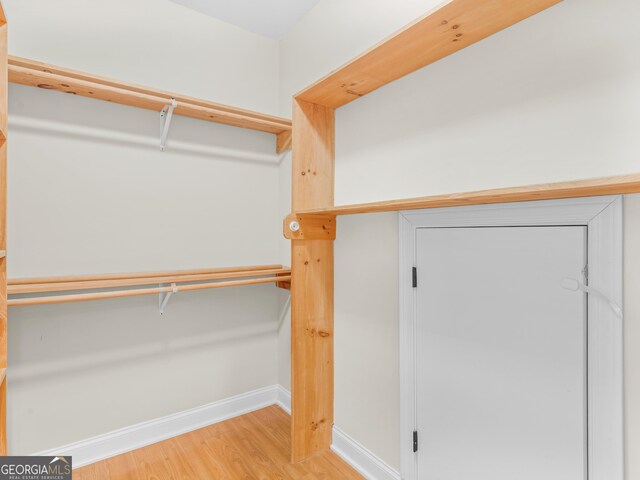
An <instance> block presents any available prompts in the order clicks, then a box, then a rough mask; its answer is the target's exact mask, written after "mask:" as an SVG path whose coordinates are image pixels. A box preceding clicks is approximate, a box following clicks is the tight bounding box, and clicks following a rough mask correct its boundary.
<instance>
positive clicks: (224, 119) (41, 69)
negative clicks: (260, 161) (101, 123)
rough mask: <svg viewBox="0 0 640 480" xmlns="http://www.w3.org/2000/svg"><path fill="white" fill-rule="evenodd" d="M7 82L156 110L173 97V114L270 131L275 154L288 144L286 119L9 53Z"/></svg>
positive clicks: (287, 122) (287, 146) (288, 134)
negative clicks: (274, 137) (175, 103)
mask: <svg viewBox="0 0 640 480" xmlns="http://www.w3.org/2000/svg"><path fill="white" fill-rule="evenodd" d="M9 81H10V82H13V83H19V84H22V85H29V86H32V87H39V88H44V89H47V90H57V91H60V92H66V93H72V94H76V95H82V96H83V97H90V98H97V99H100V100H106V101H108V102H114V103H119V104H122V105H130V106H132V107H138V108H144V109H148V110H155V111H158V112H160V111H161V110H162V108H163V107H164V106H166V105H168V104H170V103H171V99H172V98H173V99H175V100H176V101H177V103H178V104H177V106H176V108H175V110H174V113H175V114H176V115H183V116H185V117H191V118H197V119H199V120H206V121H209V122H216V123H224V124H226V125H232V126H235V127H242V128H249V129H251V130H258V131H261V132H267V133H273V134H275V135H276V136H277V141H276V150H277V151H278V153H280V152H282V151H284V150H286V149H288V148H290V145H291V140H290V139H291V120H288V119H286V118H280V117H275V116H272V115H266V114H264V113H258V112H252V111H250V110H244V109H241V108H235V107H230V106H228V105H222V104H219V103H214V102H209V101H207V100H200V99H197V98H193V97H188V96H185V95H179V94H176V93H171V92H166V91H162V90H157V89H152V88H148V87H142V86H139V85H134V84H131V83H125V82H121V81H118V80H111V79H108V78H104V77H99V76H97V75H92V74H89V73H83V72H78V71H75V70H70V69H68V68H62V67H56V66H53V65H48V64H46V63H41V62H36V61H34V60H28V59H26V58H19V57H14V56H9Z"/></svg>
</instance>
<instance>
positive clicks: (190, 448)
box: [73, 405, 363, 480]
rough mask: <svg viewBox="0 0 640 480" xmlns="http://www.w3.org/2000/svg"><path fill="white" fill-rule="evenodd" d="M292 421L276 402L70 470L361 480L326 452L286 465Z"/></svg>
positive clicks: (140, 477) (152, 479) (95, 477)
mask: <svg viewBox="0 0 640 480" xmlns="http://www.w3.org/2000/svg"><path fill="white" fill-rule="evenodd" d="M290 452H291V419H290V417H289V415H287V413H285V412H284V411H283V410H282V409H281V408H279V407H277V406H275V405H274V406H271V407H267V408H264V409H262V410H258V411H256V412H252V413H248V414H246V415H242V416H241V417H236V418H233V419H231V420H227V421H225V422H221V423H218V424H215V425H211V426H210V427H206V428H202V429H200V430H195V431H193V432H190V433H186V434H184V435H180V436H179V437H174V438H171V439H169V440H165V441H163V442H160V443H155V444H153V445H149V446H148V447H144V448H141V449H139V450H134V451H132V452H128V453H125V454H122V455H118V456H117V457H112V458H108V459H107V460H103V461H101V462H98V463H94V464H92V465H88V466H86V467H82V468H79V469H77V470H74V472H73V478H74V480H103V479H114V480H129V479H131V480H182V479H185V480H186V479H189V480H191V479H193V480H203V479H212V480H272V479H273V480H334V479H336V480H338V479H340V480H363V477H362V476H360V475H359V474H358V473H357V472H356V471H355V470H354V469H353V468H351V467H350V466H349V465H348V464H347V463H346V462H344V461H343V460H342V459H341V458H340V457H338V456H337V455H336V454H335V453H333V452H331V451H327V452H321V453H319V454H316V455H314V456H313V457H311V458H309V459H307V460H304V461H302V462H299V463H296V464H291V462H290V455H291V453H290Z"/></svg>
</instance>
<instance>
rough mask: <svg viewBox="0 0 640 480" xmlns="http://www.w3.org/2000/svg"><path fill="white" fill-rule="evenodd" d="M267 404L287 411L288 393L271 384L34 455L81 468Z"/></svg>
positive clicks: (289, 401) (289, 402) (289, 409)
mask: <svg viewBox="0 0 640 480" xmlns="http://www.w3.org/2000/svg"><path fill="white" fill-rule="evenodd" d="M269 405H279V406H280V407H281V408H282V409H283V410H287V411H288V412H290V411H291V399H290V394H289V392H287V391H286V390H285V389H284V388H282V387H281V386H280V385H273V386H270V387H265V388H261V389H258V390H254V391H252V392H247V393H243V394H241V395H236V396H234V397H230V398H226V399H224V400H219V401H217V402H213V403H210V404H208V405H203V406H201V407H196V408H192V409H190V410H185V411H184V412H180V413H175V414H173V415H168V416H166V417H162V418H157V419H155V420H150V421H148V422H143V423H139V424H137V425H132V426H130V427H125V428H122V429H120V430H116V431H113V432H109V433H106V434H104V435H98V436H96V437H93V438H89V439H87V440H82V441H80V442H75V443H71V444H69V445H64V446H61V447H58V448H52V449H50V450H46V451H43V452H38V453H35V454H34V455H44V456H58V455H62V456H67V455H71V456H72V457H73V467H74V468H76V467H82V466H83V465H88V464H90V463H95V462H98V461H100V460H104V459H105V458H109V457H113V456H115V455H119V454H121V453H125V452H129V451H131V450H135V449H137V448H141V447H144V446H147V445H150V444H152V443H156V442H160V441H162V440H166V439H167V438H171V437H175V436H177V435H181V434H183V433H187V432H190V431H192V430H197V429H198V428H203V427H206V426H209V425H213V424H214V423H218V422H221V421H223V420H228V419H230V418H233V417H237V416H239V415H243V414H245V413H249V412H252V411H254V410H259V409H261V408H264V407H268V406H269Z"/></svg>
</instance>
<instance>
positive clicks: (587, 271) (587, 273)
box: [582, 263, 589, 285]
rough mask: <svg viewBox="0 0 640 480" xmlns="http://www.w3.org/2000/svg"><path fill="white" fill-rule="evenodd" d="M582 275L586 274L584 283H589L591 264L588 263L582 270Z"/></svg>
mask: <svg viewBox="0 0 640 480" xmlns="http://www.w3.org/2000/svg"><path fill="white" fill-rule="evenodd" d="M582 275H584V283H585V284H586V285H589V264H588V263H587V264H586V265H585V266H584V269H583V270H582Z"/></svg>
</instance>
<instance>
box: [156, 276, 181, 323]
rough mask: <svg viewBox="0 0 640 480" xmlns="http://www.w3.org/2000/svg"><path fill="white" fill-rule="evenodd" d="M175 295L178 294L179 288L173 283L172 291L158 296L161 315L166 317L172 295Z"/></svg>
mask: <svg viewBox="0 0 640 480" xmlns="http://www.w3.org/2000/svg"><path fill="white" fill-rule="evenodd" d="M159 287H162V285H159ZM174 293H178V287H177V286H176V284H175V283H172V284H171V291H169V292H167V293H162V292H160V293H159V294H158V307H159V309H160V315H164V309H165V307H166V306H167V303H169V299H170V298H171V295H173V294H174Z"/></svg>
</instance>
